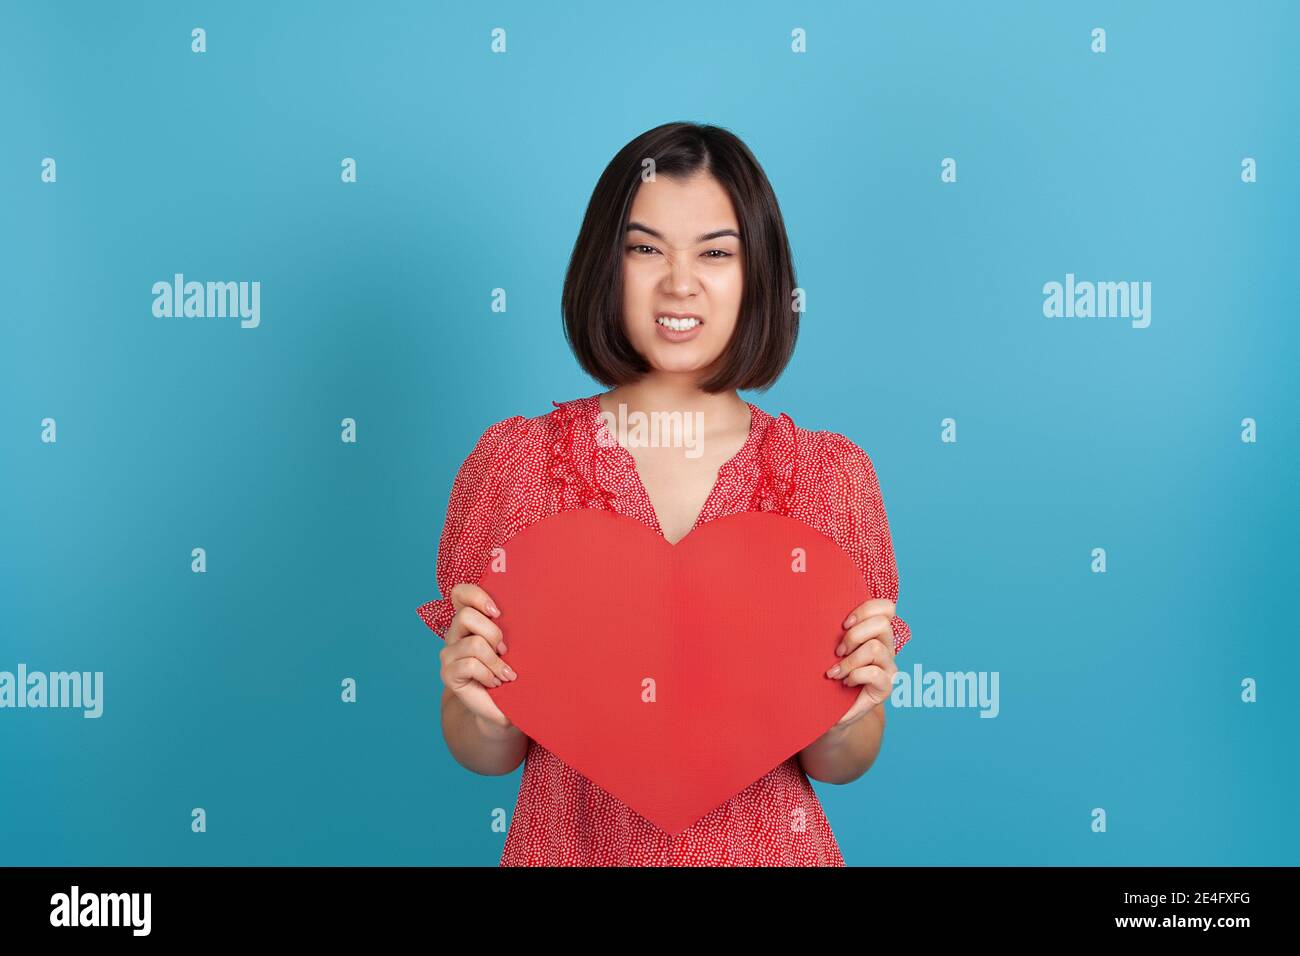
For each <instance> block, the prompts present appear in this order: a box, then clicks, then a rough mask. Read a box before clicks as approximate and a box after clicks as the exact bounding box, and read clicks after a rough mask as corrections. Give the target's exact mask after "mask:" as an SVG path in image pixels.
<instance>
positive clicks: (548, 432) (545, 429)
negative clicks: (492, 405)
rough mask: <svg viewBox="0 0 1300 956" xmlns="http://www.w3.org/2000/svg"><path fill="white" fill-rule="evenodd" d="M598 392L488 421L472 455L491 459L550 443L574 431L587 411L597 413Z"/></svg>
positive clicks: (514, 454) (515, 454) (496, 459)
mask: <svg viewBox="0 0 1300 956" xmlns="http://www.w3.org/2000/svg"><path fill="white" fill-rule="evenodd" d="M593 403H598V399H597V398H596V396H586V397H583V398H574V399H570V400H568V401H565V402H556V401H552V402H551V405H552V406H553V407H552V408H551V409H550V410H549V411H543V412H540V413H538V414H536V415H511V416H510V417H509V418H503V419H501V420H499V421H495V422H492V423H491V424H490V425H488V426H487V427H486V428H485V429H484V430H483V432H482V434H481V435H480V436H479V438H478V439H477V441H476V442H475V443H474V450H473V451H472V452H471V455H472V456H477V457H480V458H485V459H487V460H489V461H491V462H495V461H499V460H501V459H503V458H507V457H514V456H517V455H519V454H520V453H526V452H527V451H529V450H530V449H534V448H543V447H549V446H550V444H552V443H554V442H555V441H557V440H558V439H559V438H560V436H561V435H563V434H567V433H570V432H571V431H572V429H573V424H574V423H575V422H577V421H579V420H580V419H581V417H582V415H583V414H584V413H590V414H592V415H594V414H595V411H596V409H595V408H594V407H593Z"/></svg>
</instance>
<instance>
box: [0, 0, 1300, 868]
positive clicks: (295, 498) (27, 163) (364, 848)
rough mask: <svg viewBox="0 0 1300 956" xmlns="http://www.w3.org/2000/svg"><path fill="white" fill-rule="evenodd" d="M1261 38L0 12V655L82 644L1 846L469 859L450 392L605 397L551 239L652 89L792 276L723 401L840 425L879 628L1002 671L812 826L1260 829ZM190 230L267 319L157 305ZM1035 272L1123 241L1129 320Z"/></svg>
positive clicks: (1143, 9)
mask: <svg viewBox="0 0 1300 956" xmlns="http://www.w3.org/2000/svg"><path fill="white" fill-rule="evenodd" d="M196 26H202V27H204V28H205V29H206V30H207V43H208V51H207V52H206V53H204V54H202V55H197V54H194V53H192V52H191V50H190V30H191V29H192V28H193V27H196ZM498 26H500V27H504V28H506V30H507V31H508V50H509V52H508V53H507V54H506V55H492V54H491V53H490V52H489V42H490V31H491V29H492V28H493V27H498ZM1096 26H1101V27H1104V28H1105V29H1106V30H1107V44H1108V52H1106V53H1105V54H1094V53H1092V52H1091V51H1090V49H1089V47H1090V42H1091V38H1090V31H1091V30H1092V28H1093V27H1096ZM795 27H803V28H805V29H806V30H807V31H808V52H807V53H806V54H803V55H795V54H793V53H791V52H790V31H791V30H792V29H793V28H795ZM1298 33H1300V12H1298V9H1297V7H1296V6H1295V5H1291V4H1286V3H1249V4H1226V3H1225V4H1216V5H1210V6H1198V5H1192V4H1177V5H1175V4H1156V3H1150V4H1132V3H1110V4H1106V3H1101V4H1087V5H1084V4H1070V5H1065V4H1049V3H1025V4H1014V5H1007V4H999V5H996V6H989V7H983V8H981V6H979V5H974V4H965V3H943V4H933V3H894V4H883V5H879V4H872V5H866V4H849V3H843V4H818V5H816V7H815V9H814V8H813V7H812V6H811V5H808V4H796V3H751V2H746V3H739V2H736V3H717V4H686V3H664V4H657V5H654V6H653V7H649V8H645V7H640V6H624V7H610V6H609V5H607V4H598V3H567V4H564V5H563V6H562V7H561V5H553V4H534V3H497V4H468V3H466V4H463V5H459V4H457V5H453V4H429V3H414V2H412V3H400V4H399V3H381V4H339V3H313V4H307V3H294V4H288V3H286V4H263V3H210V4H200V3H185V4H176V3H162V2H158V3H134V4H126V3H123V4H97V3H94V4H92V3H80V4H78V3H60V4H35V3H21V4H20V3H6V4H5V5H4V6H3V8H0V45H2V47H3V55H0V90H2V91H3V92H2V93H0V97H2V98H3V99H2V100H0V103H2V104H3V130H4V135H3V145H2V147H0V203H2V210H3V214H2V215H0V262H3V267H4V280H5V281H4V294H5V308H4V316H3V320H2V323H0V336H2V337H0V455H2V456H3V460H2V461H0V500H2V502H3V512H2V514H0V615H2V616H0V669H3V670H10V671H13V670H16V668H17V665H18V664H19V663H20V662H23V663H26V665H27V666H28V668H29V669H30V670H46V671H50V670H80V671H86V670H89V671H96V670H102V671H104V672H105V678H104V680H105V712H104V716H103V717H101V718H100V719H98V720H86V719H83V718H82V716H81V714H80V712H79V711H76V710H44V711H32V710H3V711H0V863H3V864H90V865H104V864H201V863H217V864H237V863H238V864H243V863H252V864H323V863H347V864H424V863H456V864H483V865H495V864H496V862H497V860H498V858H499V856H500V852H501V846H502V843H503V840H504V834H503V833H495V832H492V830H491V828H490V821H491V813H492V811H493V809H494V808H504V810H505V811H506V812H507V813H509V812H510V810H511V809H512V808H513V806H514V800H515V795H516V792H517V788H518V780H519V773H518V771H517V772H516V773H514V774H512V775H510V776H506V777H482V776H477V775H475V774H472V773H470V772H469V771H466V770H464V769H463V768H461V767H460V766H459V765H457V764H456V763H455V761H454V760H453V759H452V758H451V756H450V754H449V752H448V750H447V748H446V745H445V743H444V742H443V740H442V737H441V732H440V728H439V720H438V702H439V695H440V684H439V681H438V677H437V668H438V657H437V654H438V650H439V648H440V646H441V642H440V641H439V639H438V637H437V636H436V635H434V634H433V633H432V632H431V631H429V630H428V629H427V628H425V627H424V625H423V624H422V623H421V622H420V620H419V618H418V617H417V616H416V614H415V608H416V606H417V605H419V604H421V603H423V602H424V601H427V600H430V599H431V598H433V597H436V596H438V594H437V590H436V584H435V582H434V577H433V568H434V559H435V555H436V548H437V539H438V534H439V531H440V529H441V524H442V520H443V517H444V513H445V508H446V503H447V495H448V492H449V490H450V485H451V480H452V477H453V475H454V473H455V470H456V468H457V467H458V466H459V464H460V462H461V461H462V460H463V458H464V457H465V456H466V455H467V454H468V453H469V451H470V449H471V447H472V445H473V442H474V440H475V439H476V438H477V437H478V436H479V435H480V434H481V433H482V431H483V430H484V428H486V426H487V425H488V424H490V423H492V422H494V421H498V420H500V419H502V418H505V417H508V416H510V415H515V414H524V415H540V414H544V413H546V412H547V411H549V410H550V409H551V401H552V400H556V401H563V400H566V399H569V398H575V397H578V396H581V395H589V394H592V393H594V392H596V391H599V390H601V386H599V385H598V384H596V383H594V382H592V381H591V380H590V379H588V378H587V377H586V376H585V375H583V374H582V373H581V372H580V371H579V369H578V368H577V365H576V363H575V362H574V361H573V359H572V357H571V355H570V354H569V352H568V350H567V347H566V345H565V343H564V340H563V337H562V334H561V324H560V314H559V295H560V287H561V283H562V281H563V276H564V270H565V267H566V265H567V261H568V254H569V252H570V250H571V247H572V243H573V240H574V238H575V236H576V234H577V229H578V226H579V223H580V221H581V217H582V214H583V211H584V209H585V206H586V202H587V200H588V197H589V195H590V191H591V189H592V187H593V186H594V184H595V181H596V178H597V177H598V175H599V174H600V172H601V170H602V169H603V168H604V166H605V164H606V163H607V162H608V160H609V159H610V158H611V157H612V156H613V154H614V153H615V152H616V151H617V150H618V149H619V148H620V147H621V146H622V145H623V144H624V143H625V142H627V141H628V140H630V139H631V138H633V137H634V136H636V135H637V134H638V133H640V132H642V131H643V130H645V129H648V128H650V127H652V126H656V125H658V124H660V123H663V122H667V121H670V120H678V119H688V120H696V121H701V122H709V123H716V124H719V125H722V126H726V127H727V128H729V129H731V130H733V131H734V132H736V133H737V134H738V135H740V136H741V137H742V138H743V139H744V140H745V141H746V142H747V143H748V144H749V146H750V147H751V148H752V149H753V151H754V152H755V154H756V155H757V157H758V158H759V160H760V162H761V163H762V164H763V165H764V167H765V169H766V171H767V173H768V175H769V177H770V178H771V180H772V183H773V185H774V187H775V189H776V192H777V195H778V197H779V199H780V201H781V203H782V208H783V212H784V215H785V218H786V223H787V226H788V228H789V231H790V237H791V243H792V246H793V248H794V252H795V255H796V265H797V269H798V278H799V285H800V286H802V287H803V288H805V289H806V290H808V311H807V313H806V315H805V317H804V323H803V327H802V330H801V335H800V340H799V347H798V351H797V353H796V356H795V359H794V361H793V363H792V365H791V366H790V368H789V369H788V371H787V372H786V374H785V375H784V377H783V378H782V379H781V380H780V382H779V384H777V385H776V386H775V387H774V388H772V389H771V390H770V391H769V392H767V393H764V394H761V395H760V394H756V393H744V397H746V398H749V399H750V400H752V401H755V402H756V403H757V404H759V405H761V406H762V407H764V408H765V409H766V410H768V411H769V412H772V413H773V414H776V413H778V412H781V411H785V412H788V413H789V414H790V415H791V416H792V417H793V418H794V420H795V422H796V423H798V424H800V425H802V426H803V427H805V428H814V429H831V430H834V431H838V432H841V433H843V434H845V435H847V436H849V437H850V438H852V439H853V440H854V441H855V442H857V443H858V444H859V445H861V446H862V447H863V448H864V449H865V450H866V451H867V452H868V454H869V455H870V456H871V457H872V460H873V462H874V463H875V466H876V469H877V472H878V475H879V477H880V482H881V487H882V491H883V494H884V499H885V503H886V507H887V509H888V515H889V520H890V525H891V530H892V533H893V540H894V545H895V549H896V554H897V559H898V567H899V571H900V577H901V584H902V590H901V595H900V599H899V604H898V608H899V613H900V614H901V615H903V616H904V617H905V618H906V619H907V620H908V621H909V623H910V624H911V627H912V629H913V635H914V636H913V639H912V642H911V643H910V644H909V645H908V646H907V647H906V648H904V650H903V651H902V652H901V654H900V655H899V660H898V663H899V666H900V668H903V669H907V670H910V669H911V668H912V666H913V665H914V664H916V663H921V664H922V665H923V666H924V667H925V668H926V669H927V670H960V671H965V670H976V671H998V672H999V673H1000V675H1001V687H1000V696H1001V701H1000V705H1001V713H1000V715H999V716H998V718H997V719H993V720H988V719H980V718H979V717H978V715H977V712H976V711H974V710H960V709H951V710H893V711H892V712H891V713H890V722H889V728H888V730H887V733H886V738H885V744H884V750H883V751H882V754H881V756H880V759H879V761H878V762H877V764H876V765H875V766H874V767H873V768H872V769H871V771H870V772H868V773H867V774H866V775H865V776H863V777H862V778H860V779H859V780H858V781H856V782H854V783H852V784H850V785H847V786H842V787H837V786H832V785H826V784H820V783H818V784H816V787H817V790H818V793H819V795H820V797H821V799H822V801H823V803H824V805H825V807H826V810H827V813H828V815H829V818H830V821H831V824H832V826H833V828H834V831H835V833H836V835H837V837H838V839H839V841H840V844H841V846H842V848H843V850H844V853H845V857H846V859H847V861H848V862H849V863H850V864H851V865H852V864H878V863H879V864H983V863H993V864H1084V865H1092V864H1122V865H1146V864H1295V863H1297V862H1300V853H1298V852H1297V850H1298V849H1300V834H1298V831H1300V826H1298V824H1297V815H1296V812H1295V792H1296V783H1297V770H1296V764H1295V760H1294V755H1295V731H1296V728H1297V721H1296V718H1295V704H1294V697H1293V682H1294V679H1295V675H1296V673H1297V666H1298V665H1300V660H1298V659H1297V658H1298V655H1297V650H1296V640H1295V636H1296V630H1295V625H1294V623H1293V622H1294V617H1293V615H1294V605H1293V598H1294V587H1293V580H1294V575H1295V564H1294V553H1295V542H1296V540H1297V532H1298V531H1300V522H1298V519H1297V509H1296V508H1295V506H1294V501H1293V499H1292V497H1291V495H1292V492H1293V489H1294V488H1295V482H1296V478H1295V476H1296V468H1297V464H1298V461H1297V453H1296V447H1297V444H1296V442H1297V415H1296V409H1297V403H1296V394H1295V389H1294V387H1293V378H1292V376H1293V374H1294V369H1295V368H1296V364H1297V344H1298V337H1297V331H1296V319H1297V309H1296V304H1295V303H1296V299H1295V250H1296V243H1295V225H1294V224H1295V216H1296V213H1297V211H1300V203H1297V189H1298V187H1297V182H1298V181H1300V177H1297V175H1296V172H1295V171H1296V168H1297V162H1296V157H1297V148H1298V147H1300V142H1298V134H1297V128H1298V127H1297V123H1296V118H1297V115H1298V112H1300V111H1297V98H1298V97H1297V92H1298V91H1300V76H1298V75H1297V73H1298V68H1297V60H1296V58H1295V56H1294V38H1295V36H1296V35H1297V34H1298ZM46 156H51V157H54V158H55V159H56V160H57V162H58V181H57V183H54V184H47V183H43V182H41V180H40V163H41V160H42V159H43V158H44V157H46ZM345 156H351V157H355V158H356V160H357V162H358V182H357V183H355V184H351V185H345V184H343V183H341V182H340V177H339V173H340V161H341V159H342V158H343V157H345ZM947 156H952V157H954V158H956V159H957V161H958V182H957V183H955V184H944V183H941V182H940V180H939V172H940V165H939V164H940V161H941V160H942V159H943V158H944V157H947ZM1246 156H1250V157H1254V158H1255V159H1256V160H1257V161H1258V164H1259V181H1258V182H1257V183H1255V184H1250V185H1247V184H1244V183H1242V182H1241V179H1240V172H1241V167H1240V163H1241V160H1242V158H1243V157H1246ZM175 272H183V273H185V275H186V276H187V277H188V278H191V279H197V280H200V281H206V280H222V281H225V280H258V281H260V282H261V284H262V303H261V308H262V321H261V326H260V327H259V328H256V329H241V328H240V327H239V325H238V322H237V320H230V319H225V320H211V321H207V320H197V319H157V318H154V317H153V315H152V312H151V306H152V301H153V297H152V293H151V291H150V289H151V286H152V284H153V283H154V282H155V281H159V280H164V281H167V280H170V278H171V276H172V275H173V273H175ZM1067 272H1073V273H1075V274H1076V276H1077V277H1078V278H1079V279H1081V280H1082V279H1088V280H1147V281H1150V282H1151V283H1152V285H1153V289H1152V307H1153V308H1152V321H1151V325H1150V327H1149V328H1147V329H1134V328H1132V327H1131V326H1130V323H1129V321H1128V320H1126V319H1050V320H1049V319H1047V318H1045V317H1044V316H1043V314H1042V301H1043V295H1042V286H1043V284H1044V283H1045V282H1048V281H1058V282H1062V281H1064V278H1065V274H1066V273H1067ZM498 286H499V287H504V288H505V289H507V290H508V294H509V311H508V312H507V313H506V314H497V313H493V312H491V311H490V301H491V300H490V295H491V290H492V289H493V288H496V287H498ZM46 416H52V417H54V418H56V419H57V421H58V438H59V440H58V442H57V444H54V445H49V444H43V443H42V442H41V441H40V422H41V420H42V419H43V418H44V417H46ZM950 416H951V417H953V418H955V419H956V420H957V423H958V439H959V440H958V442H957V443H956V444H944V443H941V442H940V440H939V435H940V422H941V420H942V419H944V418H946V417H950ZM344 417H353V418H355V419H356V420H357V422H358V437H359V441H358V443H357V444H355V445H347V444H343V443H341V442H340V441H339V423H340V420H341V419H343V418H344ZM1244 417H1252V418H1255V419H1256V420H1257V421H1258V423H1259V441H1258V443H1257V444H1244V443H1243V442H1242V441H1241V440H1240V437H1239V436H1240V430H1241V426H1240V422H1241V419H1242V418H1244ZM193 547H203V548H206V549H207V554H208V571H207V573H206V574H194V573H191V571H190V549H191V548H193ZM1094 547H1104V548H1105V549H1106V551H1107V556H1108V571H1107V573H1105V574H1093V573H1091V571H1090V560H1091V550H1092V549H1093V548H1094ZM346 676H352V677H355V678H356V679H357V680H358V682H359V701H358V703H356V704H355V705H351V706H344V705H342V704H341V703H340V701H339V682H340V680H341V679H342V678H343V677H346ZM1247 676H1249V677H1254V678H1256V679H1257V680H1258V681H1259V701H1258V702H1257V703H1254V704H1245V703H1242V702H1241V700H1240V682H1241V680H1242V678H1243V677H1247ZM198 806H201V807H204V808H206V810H207V813H208V832H207V833H204V834H194V833H192V832H191V831H190V810H191V808H193V807H198ZM1094 807H1103V808H1105V809H1106V811H1107V814H1108V830H1107V832H1106V833H1104V834H1098V833H1093V832H1092V831H1091V829H1090V823H1091V818H1090V811H1091V810H1092V808H1094Z"/></svg>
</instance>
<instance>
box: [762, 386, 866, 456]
mask: <svg viewBox="0 0 1300 956" xmlns="http://www.w3.org/2000/svg"><path fill="white" fill-rule="evenodd" d="M751 404H752V403H751ZM753 407H754V408H756V409H758V411H759V412H760V413H762V415H763V416H764V417H765V418H766V419H767V420H768V421H767V432H766V435H765V438H764V445H765V446H768V447H769V448H771V449H774V450H776V451H777V452H778V453H781V454H783V455H788V456H792V457H793V458H794V461H795V464H796V465H797V466H798V467H799V468H800V469H801V470H803V471H804V472H805V473H807V472H808V471H809V470H817V469H821V470H825V469H827V468H833V469H836V470H838V471H844V472H854V471H857V472H862V471H867V470H873V471H874V469H873V467H872V464H871V458H870V457H869V456H868V455H867V453H866V452H865V451H863V449H862V448H861V447H860V446H859V445H858V444H857V443H856V442H855V441H853V439H851V438H849V437H848V436H846V435H842V434H840V433H839V432H835V431H831V430H829V429H813V428H804V427H802V426H800V425H798V424H796V423H795V421H794V419H793V418H791V417H790V416H789V415H788V414H786V413H785V412H780V413H779V414H776V415H773V414H771V413H770V412H766V411H764V410H763V409H761V408H758V406H757V405H754V406H753Z"/></svg>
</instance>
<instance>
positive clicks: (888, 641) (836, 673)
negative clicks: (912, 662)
mask: <svg viewBox="0 0 1300 956" xmlns="http://www.w3.org/2000/svg"><path fill="white" fill-rule="evenodd" d="M893 619H894V603H893V602H892V601H886V600H884V599H883V598H875V599H873V600H870V601H867V602H865V603H864V604H862V605H861V606H860V607H857V608H855V609H854V610H853V611H852V612H851V613H850V614H849V616H848V617H847V618H845V620H844V627H845V628H846V631H845V634H844V638H843V640H841V641H840V645H839V647H837V648H836V649H835V653H836V654H838V655H839V656H840V657H841V658H842V660H841V661H840V662H839V663H838V664H836V665H835V666H834V667H832V668H831V669H830V670H829V671H827V674H826V676H827V677H831V678H834V679H836V680H842V681H844V683H845V685H846V686H848V687H858V686H861V687H862V692H861V693H860V694H858V699H857V700H855V701H854V702H853V706H852V707H850V708H849V710H848V713H846V714H845V715H844V716H843V717H841V718H840V719H839V722H838V723H837V724H836V725H835V729H837V730H840V729H843V728H844V727H847V726H848V725H849V724H852V723H854V722H855V721H857V720H859V719H860V718H862V717H863V716H865V715H866V714H867V713H869V712H870V710H871V709H872V708H873V707H875V706H876V705H877V704H879V703H880V702H881V701H883V700H884V699H885V698H886V697H888V696H889V694H890V692H891V690H892V689H893V683H894V674H896V673H897V672H898V667H897V666H896V665H895V664H894V627H893V624H892V623H891V622H892V621H893Z"/></svg>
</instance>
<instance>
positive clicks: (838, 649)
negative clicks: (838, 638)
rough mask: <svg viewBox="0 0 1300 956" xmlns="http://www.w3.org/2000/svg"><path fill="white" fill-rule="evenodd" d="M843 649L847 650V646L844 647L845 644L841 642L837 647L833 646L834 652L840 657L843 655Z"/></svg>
mask: <svg viewBox="0 0 1300 956" xmlns="http://www.w3.org/2000/svg"><path fill="white" fill-rule="evenodd" d="M845 650H847V648H845V646H844V645H843V644H841V645H840V646H839V647H837V648H835V653H836V654H838V655H839V656H840V657H843V656H844V652H845Z"/></svg>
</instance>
